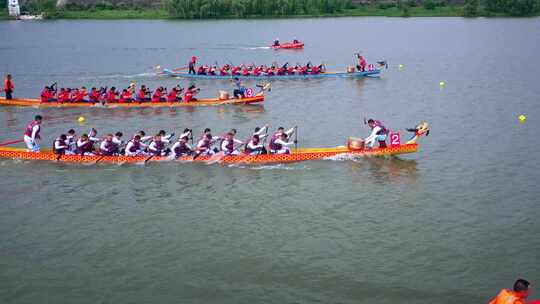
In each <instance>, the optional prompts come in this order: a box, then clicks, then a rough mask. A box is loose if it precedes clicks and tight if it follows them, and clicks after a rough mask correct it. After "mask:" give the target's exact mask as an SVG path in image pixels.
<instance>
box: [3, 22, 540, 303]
mask: <svg viewBox="0 0 540 304" xmlns="http://www.w3.org/2000/svg"><path fill="white" fill-rule="evenodd" d="M276 37H279V38H280V39H281V40H282V41H285V40H291V39H293V38H295V37H297V38H299V39H302V40H304V41H305V43H306V48H305V50H303V51H279V52H278V51H272V50H268V49H262V48H258V47H260V46H265V45H268V44H269V43H270V42H271V41H273V39H275V38H276ZM0 41H2V43H1V45H0V58H1V59H0V72H1V73H2V74H5V73H7V72H9V73H12V74H13V77H14V81H15V86H16V92H15V95H16V96H19V97H36V96H38V94H39V90H40V88H41V87H42V86H44V85H46V84H49V83H52V82H54V81H58V82H59V86H63V87H73V86H82V85H86V86H87V87H90V86H105V85H108V86H111V85H115V86H117V87H125V86H127V85H128V84H129V82H131V81H135V82H136V83H137V84H147V85H149V86H150V87H155V86H157V85H158V84H161V85H166V86H169V87H171V86H173V85H174V84H177V83H180V84H181V85H182V86H186V85H187V84H188V82H187V81H183V80H176V79H169V78H162V77H159V76H156V74H155V71H154V69H153V67H154V66H156V65H161V66H166V67H182V66H185V62H186V61H187V60H188V58H190V57H191V56H192V55H197V56H198V57H199V59H200V61H202V62H209V63H214V62H216V61H217V63H218V64H223V63H227V62H229V61H230V62H234V63H251V62H255V63H267V64H269V63H271V62H273V61H279V62H284V61H289V62H291V63H296V62H302V63H303V62H306V61H307V60H311V61H312V62H314V63H318V62H324V63H325V64H327V65H328V66H329V68H335V69H339V68H343V67H345V66H347V65H350V64H351V63H352V60H353V59H352V54H353V53H355V52H358V51H360V52H362V54H363V55H365V57H366V58H367V59H368V61H371V62H374V61H376V60H382V59H385V60H388V62H389V67H388V69H387V70H384V71H383V74H382V77H380V78H378V79H373V78H371V79H320V80H309V81H308V80H299V81H275V82H274V83H273V89H272V91H271V92H270V93H269V94H268V96H267V100H266V101H265V104H264V106H249V107H223V108H220V107H209V108H197V109H191V110H190V109H175V110H169V109H161V110H157V109H155V110H154V109H145V110H136V109H116V110H105V109H46V110H38V109H32V108H9V107H2V108H0V126H1V127H0V140H1V141H4V140H9V139H17V138H19V137H20V136H21V135H20V134H21V130H22V129H23V128H24V127H25V125H26V124H27V123H28V122H29V121H30V120H31V119H32V117H33V116H34V115H36V114H38V113H40V114H42V115H43V116H44V117H45V121H44V124H43V135H44V141H43V143H44V145H48V143H50V142H51V141H52V139H53V138H54V137H55V136H57V135H58V134H59V133H61V132H65V131H66V130H67V129H69V128H72V127H75V128H76V129H77V130H78V131H79V132H86V131H87V130H88V129H89V128H90V127H93V126H95V127H97V128H98V129H99V130H100V132H101V133H108V132H114V131H117V130H121V131H124V134H132V133H133V132H135V131H137V130H139V129H144V130H147V131H148V132H155V131H157V130H159V129H166V130H169V131H171V130H175V131H176V132H177V133H178V132H180V131H181V129H183V128H184V127H192V128H193V129H195V130H201V129H202V128H204V127H211V128H212V129H213V130H214V131H215V133H218V134H219V133H222V132H224V131H226V130H228V129H229V128H231V127H235V128H237V129H238V130H239V133H240V134H241V135H240V137H241V138H242V139H243V137H246V134H248V132H249V130H251V129H253V128H254V127H255V126H257V125H262V124H265V123H270V124H271V125H272V126H273V127H274V128H275V127H277V126H278V125H283V126H286V127H288V126H294V125H298V127H299V133H298V140H299V144H300V145H301V146H304V147H317V146H335V145H342V144H344V142H345V139H346V137H347V136H350V135H355V136H365V135H366V134H367V133H368V130H367V129H366V127H365V126H364V125H363V123H362V119H363V118H364V117H374V118H377V119H381V120H383V121H384V122H386V124H387V125H388V126H389V127H390V128H391V129H393V130H400V131H401V132H402V136H403V137H405V136H408V135H406V134H405V133H404V129H405V128H408V127H412V126H414V125H415V124H416V123H418V122H421V121H427V122H429V123H430V124H431V126H432V132H431V134H430V136H429V137H426V138H422V140H421V142H420V143H421V147H420V150H419V152H418V153H416V154H412V155H407V156H403V157H399V158H364V159H355V160H343V159H335V160H324V161H314V162H305V163H298V164H291V165H277V166H256V167H249V166H221V165H212V166H208V165H196V164H177V163H167V164H163V163H161V164H157V163H156V164H148V165H146V166H140V165H139V166H137V165H123V166H111V165H98V166H84V165H67V164H54V163H40V162H32V161H14V160H0V168H1V169H0V191H1V192H0V193H1V195H2V200H1V203H0V270H1V271H0V283H1V284H0V286H1V287H0V302H2V303H173V302H174V303H382V304H384V303H485V302H487V301H488V299H489V298H490V297H492V296H494V295H495V294H496V292H497V291H498V290H499V289H500V288H503V287H511V284H512V283H513V281H514V280H515V279H516V278H518V277H524V278H527V279H529V280H530V281H532V282H533V283H536V284H538V283H539V282H540V266H539V265H540V263H539V255H538V252H540V241H539V240H538V235H539V233H540V225H539V221H538V217H539V216H540V211H539V210H540V208H539V207H538V197H539V194H540V190H539V188H538V181H539V179H540V154H539V153H538V146H539V144H538V139H537V137H538V136H539V134H538V132H539V131H540V123H539V121H540V120H539V117H540V109H539V102H540V85H539V81H538V75H539V73H540V60H539V59H540V58H539V54H540V19H539V18H530V19H529V18H526V19H483V18H479V19H462V18H406V19H403V18H338V19H333V18H325V19H295V20H257V21H252V20H250V21H243V20H237V21H230V20H227V21H191V22H175V21H52V22H48V21H47V22H13V21H5V22H0ZM400 64H401V65H403V67H402V68H401V69H400V68H399V65H400ZM440 81H444V82H445V84H446V85H445V86H443V87H441V86H440V85H439V82H440ZM196 84H197V85H198V86H200V87H201V88H202V93H201V97H213V96H215V94H216V92H217V91H218V90H221V89H231V88H232V87H231V85H230V83H228V82H227V81H217V82H213V81H198V82H197V83H196ZM248 84H249V85H254V84H255V83H253V82H248ZM520 114H525V115H527V120H526V122H525V123H519V121H518V115H520ZM80 115H84V116H85V117H86V119H87V123H86V125H84V126H79V125H78V124H77V122H76V120H77V117H79V116H80ZM531 297H532V298H539V297H540V296H539V294H538V293H533V294H532V296H531Z"/></svg>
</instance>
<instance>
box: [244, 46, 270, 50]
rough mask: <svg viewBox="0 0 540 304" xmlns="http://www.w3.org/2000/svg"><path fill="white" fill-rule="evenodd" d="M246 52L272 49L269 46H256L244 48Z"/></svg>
mask: <svg viewBox="0 0 540 304" xmlns="http://www.w3.org/2000/svg"><path fill="white" fill-rule="evenodd" d="M242 49H244V50H269V49H271V47H269V46H255V47H244V48H242Z"/></svg>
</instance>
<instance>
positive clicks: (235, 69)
mask: <svg viewBox="0 0 540 304" xmlns="http://www.w3.org/2000/svg"><path fill="white" fill-rule="evenodd" d="M231 74H232V75H238V74H240V67H239V66H235V67H233V68H232V71H231Z"/></svg>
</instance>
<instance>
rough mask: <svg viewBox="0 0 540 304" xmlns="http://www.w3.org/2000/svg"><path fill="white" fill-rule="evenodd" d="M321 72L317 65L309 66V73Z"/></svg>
mask: <svg viewBox="0 0 540 304" xmlns="http://www.w3.org/2000/svg"><path fill="white" fill-rule="evenodd" d="M320 72H321V70H320V69H319V67H318V66H313V67H311V74H314V75H317V74H319V73H320Z"/></svg>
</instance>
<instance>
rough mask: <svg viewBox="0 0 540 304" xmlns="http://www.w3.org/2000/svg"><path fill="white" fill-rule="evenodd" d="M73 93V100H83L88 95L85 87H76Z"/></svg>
mask: <svg viewBox="0 0 540 304" xmlns="http://www.w3.org/2000/svg"><path fill="white" fill-rule="evenodd" d="M73 95H74V97H73V101H74V102H85V100H84V97H85V96H88V92H87V91H86V87H82V88H81V89H76V90H75V92H74V94H73Z"/></svg>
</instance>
